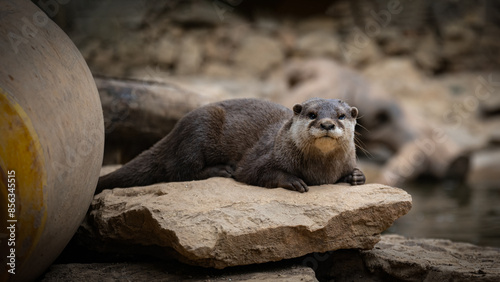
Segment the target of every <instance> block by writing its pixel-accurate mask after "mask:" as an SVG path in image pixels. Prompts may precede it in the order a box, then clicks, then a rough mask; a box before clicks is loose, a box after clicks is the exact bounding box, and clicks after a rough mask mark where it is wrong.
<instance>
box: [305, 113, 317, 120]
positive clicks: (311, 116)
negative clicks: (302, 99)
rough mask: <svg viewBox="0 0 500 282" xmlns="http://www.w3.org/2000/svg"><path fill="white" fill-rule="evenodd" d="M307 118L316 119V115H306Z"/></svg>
mask: <svg viewBox="0 0 500 282" xmlns="http://www.w3.org/2000/svg"><path fill="white" fill-rule="evenodd" d="M307 116H308V117H309V118H310V119H315V118H316V117H317V115H316V114H315V113H308V114H307Z"/></svg>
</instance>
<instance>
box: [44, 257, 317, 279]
mask: <svg viewBox="0 0 500 282" xmlns="http://www.w3.org/2000/svg"><path fill="white" fill-rule="evenodd" d="M187 280H189V281H192V282H204V281H254V282H259V281H266V282H274V281H278V282H286V281H304V282H313V281H318V280H317V279H316V277H315V274H314V271H313V270H312V269H311V268H309V267H305V266H289V267H286V266H285V267H275V268H274V269H262V270H260V271H259V270H254V271H251V270H243V271H241V270H240V271H239V272H238V271H234V270H233V271H230V272H227V273H222V272H215V271H210V270H203V269H193V268H190V267H188V266H183V265H179V264H171V263H170V262H150V263H147V262H140V263H92V264H58V265H53V266H51V267H50V269H49V271H48V272H47V273H46V274H45V276H44V277H43V278H42V279H41V281H43V282H51V281H187Z"/></svg>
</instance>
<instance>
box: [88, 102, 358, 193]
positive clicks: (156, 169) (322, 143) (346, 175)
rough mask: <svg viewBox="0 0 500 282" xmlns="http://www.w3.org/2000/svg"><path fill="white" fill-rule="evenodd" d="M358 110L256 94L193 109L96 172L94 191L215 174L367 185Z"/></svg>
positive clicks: (296, 184)
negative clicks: (115, 165) (119, 162)
mask: <svg viewBox="0 0 500 282" xmlns="http://www.w3.org/2000/svg"><path fill="white" fill-rule="evenodd" d="M311 113H314V114H315V115H316V118H314V119H312V118H311V116H310V114H311ZM342 114H343V115H345V118H344V119H343V120H341V119H339V116H341V115H342ZM357 114H358V110H357V109H356V108H354V107H352V108H351V107H349V105H347V104H346V103H344V102H341V101H339V100H324V99H317V98H316V99H311V100H308V101H306V102H304V103H302V104H297V105H295V106H294V111H291V110H289V109H287V108H285V107H283V106H281V105H278V104H274V103H271V102H266V101H262V100H256V99H236V100H227V101H222V102H218V103H213V104H210V105H207V106H204V107H201V108H199V109H197V110H194V111H192V112H190V113H189V114H187V115H186V116H184V117H183V118H182V119H181V120H179V122H178V123H177V124H176V126H175V127H174V129H173V130H172V132H171V133H169V134H168V135H167V136H166V137H164V138H163V139H162V140H160V141H159V142H158V143H156V144H155V145H154V146H153V147H151V148H150V149H149V150H147V151H145V152H143V153H142V154H140V155H139V156H137V157H136V158H135V159H133V160H132V161H130V162H129V163H127V164H125V165H124V166H123V167H121V168H120V169H118V170H117V171H115V172H112V173H110V174H108V175H105V176H103V177H101V178H99V183H98V185H97V189H96V193H99V192H101V191H102V190H103V189H110V188H115V187H132V186H145V185H149V184H154V183H158V182H176V181H189V180H200V179H206V178H209V177H216V176H219V177H233V178H234V179H236V180H237V181H240V182H243V183H247V184H250V185H258V186H262V187H268V188H275V187H283V188H287V189H291V190H296V191H300V192H305V191H307V190H308V187H307V185H319V184H327V183H336V182H338V181H348V182H349V183H351V184H353V185H356V184H363V183H364V175H363V174H362V173H361V171H359V170H357V169H355V163H356V157H355V146H354V125H355V124H356V117H357ZM326 135H328V136H330V137H321V136H326ZM315 140H319V141H315Z"/></svg>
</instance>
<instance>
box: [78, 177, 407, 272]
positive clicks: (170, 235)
mask: <svg viewBox="0 0 500 282" xmlns="http://www.w3.org/2000/svg"><path fill="white" fill-rule="evenodd" d="M410 208H411V196H410V195H409V194H408V193H406V192H405V191H403V190H401V189H398V188H392V187H388V186H384V185H381V184H367V185H361V186H349V185H323V186H313V187H310V191H309V192H307V193H298V192H294V191H288V190H285V189H281V188H279V189H265V188H260V187H254V186H248V185H244V184H241V183H238V182H235V181H234V180H232V179H225V178H212V179H208V180H203V181H192V182H177V183H162V184H157V185H152V186H147V187H136V188H126V189H120V188H117V189H113V190H106V191H104V192H103V193H101V194H99V195H97V196H96V197H95V198H94V201H93V203H92V206H91V211H90V213H89V215H88V218H87V221H86V222H85V223H84V224H83V226H84V228H82V229H81V230H80V232H79V236H80V239H82V240H84V241H85V242H86V244H87V245H89V246H91V247H92V248H94V249H98V250H100V251H117V250H119V251H125V252H136V253H141V254H144V253H150V254H153V255H156V256H165V257H174V258H176V259H178V260H180V261H182V262H185V263H188V264H193V265H199V266H204V267H215V268H225V267H228V266H236V265H247V264H255V263H264V262H270V261H279V260H282V259H286V258H294V257H300V256H303V255H305V254H308V253H312V252H326V251H332V250H337V249H351V248H359V249H371V248H373V246H374V245H375V244H376V243H377V242H378V241H379V240H380V233H381V232H382V231H384V230H385V229H387V228H388V227H389V226H390V225H391V224H392V223H393V222H394V220H396V219H397V218H399V217H401V216H403V215H404V214H406V213H407V212H408V211H409V210H410Z"/></svg>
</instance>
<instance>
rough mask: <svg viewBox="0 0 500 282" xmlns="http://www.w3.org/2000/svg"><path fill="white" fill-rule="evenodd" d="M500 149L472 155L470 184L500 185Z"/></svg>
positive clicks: (496, 148)
mask: <svg viewBox="0 0 500 282" xmlns="http://www.w3.org/2000/svg"><path fill="white" fill-rule="evenodd" d="M499 171H500V148H499V147H494V148H490V149H484V150H480V151H478V152H475V153H474V154H473V155H472V161H471V171H470V174H469V177H468V180H469V183H482V184H488V185H492V184H497V185H498V183H500V173H498V172H499Z"/></svg>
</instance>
